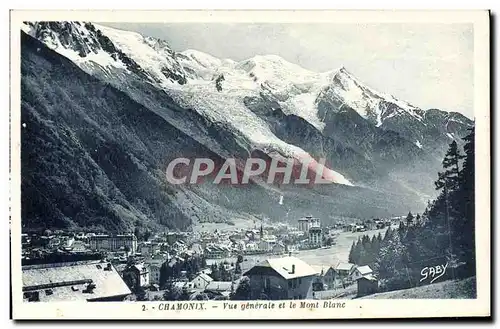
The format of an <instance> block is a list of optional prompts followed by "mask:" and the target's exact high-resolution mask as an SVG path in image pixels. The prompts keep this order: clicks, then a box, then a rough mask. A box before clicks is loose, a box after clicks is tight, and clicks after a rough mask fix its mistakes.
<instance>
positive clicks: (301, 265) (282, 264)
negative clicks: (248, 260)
mask: <svg viewBox="0 0 500 329" xmlns="http://www.w3.org/2000/svg"><path fill="white" fill-rule="evenodd" d="M257 268H271V269H273V270H274V271H275V272H276V273H278V274H279V275H280V276H282V277H283V278H285V279H286V280H289V279H294V278H300V277H305V276H312V275H316V274H318V272H317V271H316V270H315V269H313V268H312V267H311V266H310V265H309V264H307V263H306V262H304V261H303V260H301V259H299V258H297V257H293V256H288V257H281V258H270V259H267V260H265V261H264V262H262V263H259V264H257V265H255V266H254V267H252V268H251V269H250V270H248V271H247V272H246V273H245V274H244V275H247V274H251V273H252V271H256V270H257Z"/></svg>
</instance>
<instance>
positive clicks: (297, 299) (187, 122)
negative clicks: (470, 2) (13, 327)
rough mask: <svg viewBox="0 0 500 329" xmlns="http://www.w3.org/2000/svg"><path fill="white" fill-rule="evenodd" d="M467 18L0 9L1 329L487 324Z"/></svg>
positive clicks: (476, 43) (470, 16)
mask: <svg viewBox="0 0 500 329" xmlns="http://www.w3.org/2000/svg"><path fill="white" fill-rule="evenodd" d="M489 26H490V25H489V12H488V11H479V10H476V11H431V10H429V11H369V10H367V11H354V10H344V11H341V10H339V11H332V10H315V11H286V10H283V11H230V10H219V11H208V10H198V11H196V10H194V11H193V10H192V11H179V10H170V11H120V10H114V11H92V10H90V11H78V10H77V11H29V10H25V11H23V10H13V11H11V43H10V47H11V66H10V67H11V82H10V83H11V108H10V117H11V123H10V125H11V129H10V141H11V149H10V152H11V154H10V156H11V214H10V215H11V217H10V229H11V231H10V234H11V253H12V254H11V260H12V262H11V265H10V266H11V280H12V286H11V290H12V294H11V295H12V317H13V318H14V319H19V320H23V319H32V320H33V319H34V320H37V319H39V320H41V319H156V320H158V319H160V320H173V319H186V320H191V319H199V320H203V319H221V320H229V319H240V320H241V319H245V320H255V319H287V320H290V319H359V318H363V319H365V318H429V317H432V318H441V317H445V318H446V317H489V316H491V308H490V305H491V293H490V289H491V277H490V266H491V258H490V255H491V244H490V243H491V241H490V228H491V226H490V225H491V224H490V220H491V210H490V209H491V205H490V102H489V97H490V89H489V88H490V85H489V75H490V67H489V63H490V57H489V56H490V55H489V38H490V34H489V33H490V32H489ZM476 142H477V143H476ZM476 169H478V170H476Z"/></svg>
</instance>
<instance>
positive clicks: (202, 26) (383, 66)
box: [104, 23, 474, 118]
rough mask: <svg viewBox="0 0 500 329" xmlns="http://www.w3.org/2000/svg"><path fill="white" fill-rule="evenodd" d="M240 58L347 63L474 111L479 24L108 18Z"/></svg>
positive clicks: (411, 94)
mask: <svg viewBox="0 0 500 329" xmlns="http://www.w3.org/2000/svg"><path fill="white" fill-rule="evenodd" d="M104 24H105V25H108V26H113V27H116V28H121V29H125V30H131V31H137V32H139V33H141V34H144V35H150V36H153V37H157V38H161V39H164V40H166V41H168V42H169V44H170V45H171V47H172V48H173V49H174V50H176V51H182V50H185V49H196V50H200V51H203V52H206V53H209V54H211V55H213V56H216V57H221V58H231V59H234V60H236V61H239V60H243V59H246V58H250V57H253V56H255V55H265V54H274V55H279V56H281V57H283V58H285V59H286V60H288V61H290V62H292V63H296V64H299V65H300V66H302V67H304V68H307V69H309V70H313V71H318V72H322V71H328V70H332V69H336V68H339V67H341V66H345V67H346V69H347V70H348V71H350V72H351V73H352V74H354V75H355V76H357V77H358V78H359V79H360V80H361V81H363V82H365V83H366V84H368V85H369V86H371V87H373V88H374V89H376V90H379V91H381V92H385V93H389V94H392V95H394V96H395V97H397V98H400V99H403V100H406V101H408V102H410V103H412V104H413V105H415V106H418V107H421V108H424V109H426V108H440V109H443V110H447V111H457V112H461V113H463V114H465V115H466V116H468V117H470V118H472V117H473V94H474V92H473V87H474V84H473V60H474V58H473V55H474V49H473V47H474V41H473V29H472V25H468V24H414V23H412V24H400V23H394V24H363V25H360V24H356V25H354V24H331V23H330V24H325V23H318V24H243V23H238V24H222V23H173V24H159V23H144V24H138V23H104Z"/></svg>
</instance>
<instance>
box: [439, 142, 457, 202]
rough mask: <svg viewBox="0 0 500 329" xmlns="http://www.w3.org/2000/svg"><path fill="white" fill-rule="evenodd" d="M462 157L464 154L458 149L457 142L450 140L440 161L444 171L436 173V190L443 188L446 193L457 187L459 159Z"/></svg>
mask: <svg viewBox="0 0 500 329" xmlns="http://www.w3.org/2000/svg"><path fill="white" fill-rule="evenodd" d="M463 158H464V156H463V155H462V154H460V151H459V150H458V145H457V142H456V141H453V142H451V144H450V147H449V149H448V151H447V152H446V155H445V156H444V159H443V162H442V163H443V169H444V172H439V173H438V180H437V181H436V182H435V186H436V189H437V190H441V189H444V190H445V193H446V192H448V191H454V190H456V189H457V188H458V181H459V175H460V160H461V159H463Z"/></svg>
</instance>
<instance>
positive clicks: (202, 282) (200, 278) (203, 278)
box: [191, 273, 214, 289]
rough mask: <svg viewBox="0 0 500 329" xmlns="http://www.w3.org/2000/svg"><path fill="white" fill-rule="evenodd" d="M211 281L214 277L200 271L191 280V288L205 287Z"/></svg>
mask: <svg viewBox="0 0 500 329" xmlns="http://www.w3.org/2000/svg"><path fill="white" fill-rule="evenodd" d="M212 281H214V279H212V277H211V276H209V275H208V274H205V273H200V274H198V275H197V276H196V277H195V278H194V279H193V280H191V282H192V283H193V288H195V289H205V288H206V287H207V286H208V284H209V283H210V282H212Z"/></svg>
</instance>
